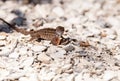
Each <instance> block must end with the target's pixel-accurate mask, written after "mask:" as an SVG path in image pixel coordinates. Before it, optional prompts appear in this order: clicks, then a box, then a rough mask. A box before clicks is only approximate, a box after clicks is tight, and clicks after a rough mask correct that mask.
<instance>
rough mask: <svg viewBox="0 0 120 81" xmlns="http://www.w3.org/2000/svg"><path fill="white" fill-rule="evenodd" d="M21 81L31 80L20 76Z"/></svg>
mask: <svg viewBox="0 0 120 81" xmlns="http://www.w3.org/2000/svg"><path fill="white" fill-rule="evenodd" d="M19 81H30V80H29V78H28V77H20V78H19Z"/></svg>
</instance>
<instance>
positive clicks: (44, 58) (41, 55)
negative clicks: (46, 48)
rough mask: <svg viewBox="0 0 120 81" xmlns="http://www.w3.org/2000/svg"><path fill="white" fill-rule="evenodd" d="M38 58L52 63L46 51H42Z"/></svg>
mask: <svg viewBox="0 0 120 81" xmlns="http://www.w3.org/2000/svg"><path fill="white" fill-rule="evenodd" d="M38 60H39V61H41V62H43V63H47V64H48V63H50V61H51V58H50V57H49V56H47V55H46V54H45V53H41V54H39V55H38Z"/></svg>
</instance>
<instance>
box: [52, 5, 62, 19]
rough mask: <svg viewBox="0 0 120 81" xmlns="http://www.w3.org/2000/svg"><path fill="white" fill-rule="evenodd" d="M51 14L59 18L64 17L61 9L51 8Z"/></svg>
mask: <svg viewBox="0 0 120 81" xmlns="http://www.w3.org/2000/svg"><path fill="white" fill-rule="evenodd" d="M52 12H53V13H55V14H56V15H57V16H59V17H61V16H63V15H64V11H63V9H62V8H61V7H55V8H53V10H52Z"/></svg>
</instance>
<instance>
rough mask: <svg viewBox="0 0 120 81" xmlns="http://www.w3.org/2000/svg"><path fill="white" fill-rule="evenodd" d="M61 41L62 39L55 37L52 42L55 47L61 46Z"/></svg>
mask: <svg viewBox="0 0 120 81" xmlns="http://www.w3.org/2000/svg"><path fill="white" fill-rule="evenodd" d="M60 41H61V39H60V37H54V38H53V39H52V40H51V43H52V44H53V45H56V46H57V45H59V44H60Z"/></svg>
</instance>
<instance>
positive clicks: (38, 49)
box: [31, 45, 46, 52]
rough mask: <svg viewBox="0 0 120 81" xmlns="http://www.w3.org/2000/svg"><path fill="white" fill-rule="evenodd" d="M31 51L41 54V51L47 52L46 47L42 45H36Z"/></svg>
mask: <svg viewBox="0 0 120 81" xmlns="http://www.w3.org/2000/svg"><path fill="white" fill-rule="evenodd" d="M31 49H32V50H33V51H34V52H41V51H43V50H45V49H46V47H45V46H40V45H34V46H33V47H31Z"/></svg>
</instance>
